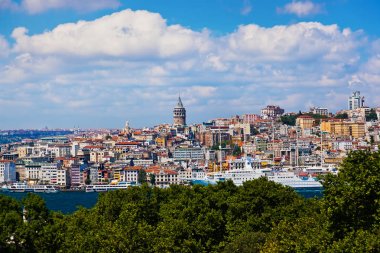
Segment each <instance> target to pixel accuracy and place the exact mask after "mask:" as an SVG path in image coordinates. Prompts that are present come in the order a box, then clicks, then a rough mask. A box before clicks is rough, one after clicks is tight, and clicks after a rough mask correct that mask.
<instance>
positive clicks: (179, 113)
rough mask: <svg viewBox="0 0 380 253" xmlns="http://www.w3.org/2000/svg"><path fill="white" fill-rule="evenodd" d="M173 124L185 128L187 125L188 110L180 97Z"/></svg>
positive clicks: (174, 112)
mask: <svg viewBox="0 0 380 253" xmlns="http://www.w3.org/2000/svg"><path fill="white" fill-rule="evenodd" d="M173 122H174V126H185V125H186V109H185V107H183V104H182V101H181V97H180V96H179V97H178V102H177V105H176V106H175V107H174V110H173Z"/></svg>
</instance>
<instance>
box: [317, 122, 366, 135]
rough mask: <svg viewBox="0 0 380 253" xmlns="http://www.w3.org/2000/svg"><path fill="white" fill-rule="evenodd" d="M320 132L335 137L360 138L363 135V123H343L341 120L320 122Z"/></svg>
mask: <svg viewBox="0 0 380 253" xmlns="http://www.w3.org/2000/svg"><path fill="white" fill-rule="evenodd" d="M321 130H322V131H324V132H328V133H330V134H333V135H335V136H352V137H354V138H361V137H364V135H365V123H364V122H351V121H343V120H341V119H329V120H322V122H321Z"/></svg>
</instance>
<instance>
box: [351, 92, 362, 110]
mask: <svg viewBox="0 0 380 253" xmlns="http://www.w3.org/2000/svg"><path fill="white" fill-rule="evenodd" d="M362 107H364V96H360V91H355V92H353V93H352V95H351V96H350V97H349V98H348V110H355V109H358V108H362Z"/></svg>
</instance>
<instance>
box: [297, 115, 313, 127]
mask: <svg viewBox="0 0 380 253" xmlns="http://www.w3.org/2000/svg"><path fill="white" fill-rule="evenodd" d="M296 124H297V126H299V127H301V129H302V130H304V129H311V128H313V125H314V119H313V117H311V116H309V115H301V116H299V117H298V118H297V119H296Z"/></svg>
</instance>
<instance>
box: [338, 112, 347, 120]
mask: <svg viewBox="0 0 380 253" xmlns="http://www.w3.org/2000/svg"><path fill="white" fill-rule="evenodd" d="M335 118H336V119H348V114H347V113H341V114H336V115H335Z"/></svg>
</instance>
